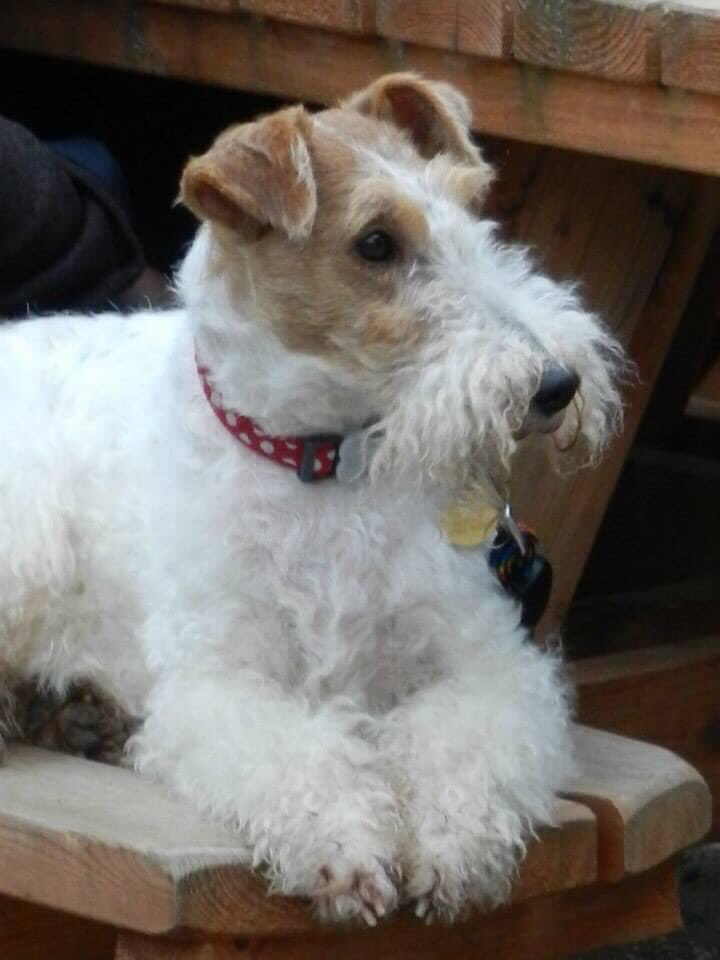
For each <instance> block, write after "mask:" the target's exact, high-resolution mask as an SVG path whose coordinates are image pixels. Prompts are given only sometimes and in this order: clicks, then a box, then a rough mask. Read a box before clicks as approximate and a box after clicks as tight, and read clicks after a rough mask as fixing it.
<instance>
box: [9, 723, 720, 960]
mask: <svg viewBox="0 0 720 960" xmlns="http://www.w3.org/2000/svg"><path fill="white" fill-rule="evenodd" d="M575 739H576V750H577V755H578V760H579V770H578V774H577V777H576V778H575V779H574V780H573V781H572V782H571V783H568V784H567V789H566V791H565V792H564V794H563V796H562V797H560V798H558V801H557V820H558V826H557V828H554V829H545V830H543V831H542V833H541V836H540V837H539V839H538V840H537V841H535V842H533V843H532V845H531V847H530V849H529V851H528V855H527V858H526V860H525V863H524V864H523V866H522V869H521V871H520V874H519V877H518V878H517V881H516V883H515V886H514V893H513V899H512V903H511V905H510V906H508V907H505V908H502V909H500V910H497V911H494V912H492V913H489V914H486V915H480V914H477V915H475V916H473V917H471V918H470V919H468V920H466V921H463V922H462V923H458V924H456V925H454V926H451V927H447V926H443V925H432V926H426V925H425V924H424V923H422V922H421V921H419V920H417V919H415V918H414V917H412V916H410V915H409V914H407V915H405V914H402V913H401V914H400V915H399V916H397V917H395V918H393V919H390V920H388V921H387V922H384V923H382V924H381V925H380V926H379V927H378V928H377V929H374V930H366V929H359V928H354V927H350V928H347V927H346V928H339V927H332V926H326V925H322V924H320V923H319V922H318V921H316V920H315V919H314V918H313V916H312V914H311V911H310V909H309V907H308V905H307V904H306V903H305V902H303V901H301V900H290V899H283V898H278V897H271V896H268V894H267V891H266V888H265V884H264V883H263V882H262V881H261V880H260V879H259V878H258V877H256V876H254V875H253V874H251V873H250V872H248V870H247V869H246V868H245V866H244V865H243V854H242V851H241V850H240V849H239V848H238V845H237V841H236V839H235V838H234V837H233V836H232V834H231V833H229V832H227V831H226V830H225V829H223V828H222V827H221V826H218V825H215V824H211V823H206V822H204V821H202V820H201V819H200V818H199V817H198V816H197V815H196V814H195V812H194V811H193V810H192V809H191V808H190V807H189V806H188V805H186V804H185V803H183V802H181V801H178V800H175V799H171V798H169V797H168V796H167V795H166V793H165V792H164V791H163V789H162V788H161V787H159V786H157V785H153V784H151V783H148V782H146V781H144V780H142V779H140V778H139V777H138V776H136V775H135V774H133V773H132V772H130V771H128V770H124V769H120V768H115V767H107V766H102V765H100V764H95V763H91V762H89V761H84V760H78V759H75V758H73V757H69V756H65V755H61V754H56V753H49V752H46V751H43V750H39V749H37V748H33V747H27V746H22V745H14V746H11V748H10V751H9V760H8V764H7V766H5V767H3V768H0V894H4V895H5V896H4V897H0V956H2V958H3V960H36V958H37V960H40V958H43V960H70V958H72V960H110V958H112V957H115V960H160V958H164V960H169V958H173V960H174V958H177V960H181V958H182V960H201V958H202V960H227V958H230V957H232V958H235V960H241V958H243V957H245V958H247V960H250V958H253V960H255V958H259V957H262V960H275V958H278V960H290V958H303V957H307V958H313V960H315V958H317V960H321V958H328V960H329V958H334V957H339V956H342V957H344V958H348V960H352V958H355V957H357V958H361V957H362V958H365V957H367V955H368V953H374V954H375V955H376V956H377V957H379V958H382V957H392V958H404V957H410V956H412V957H413V958H416V960H423V958H427V960H430V958H433V960H451V958H457V960H471V958H472V957H476V956H477V957H480V956H483V957H485V956H492V955H493V954H496V953H501V954H502V955H503V956H505V957H509V958H527V960H530V958H532V960H543V958H552V957H558V956H563V955H566V954H570V953H574V952H577V951H579V950H583V949H587V948H591V947H594V946H597V945H599V944H605V943H610V942H620V941H623V940H629V939H637V938H640V937H645V936H649V935H654V934H658V933H662V932H666V931H668V930H671V929H674V928H675V927H677V926H678V925H679V913H678V907H677V902H676V893H675V879H674V869H673V855H674V854H675V853H677V852H678V851H679V850H681V849H682V848H683V847H685V846H687V845H688V844H691V843H693V842H695V841H697V840H698V839H700V838H701V837H702V836H703V835H704V834H705V832H706V831H707V829H708V827H709V824H710V816H711V801H710V795H709V791H708V789H707V786H706V784H705V782H704V781H703V779H702V778H701V777H700V775H699V774H698V773H697V772H696V771H695V770H694V768H693V767H691V766H690V765H689V764H687V763H686V762H685V761H683V760H681V759H680V758H679V757H677V756H676V755H674V754H673V753H670V752H669V751H667V750H664V749H662V748H660V747H655V746H651V745H649V744H645V743H641V742H639V741H636V740H630V739H627V738H624V737H619V736H617V735H614V734H608V733H604V732H602V731H599V730H594V729H591V728H589V727H580V726H578V727H577V728H576V738H575ZM11 898H14V899H11ZM30 904H32V905H34V906H30ZM48 908H49V909H48ZM58 911H62V913H58Z"/></svg>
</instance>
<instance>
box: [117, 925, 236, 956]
mask: <svg viewBox="0 0 720 960" xmlns="http://www.w3.org/2000/svg"><path fill="white" fill-rule="evenodd" d="M243 958H249V954H248V953H247V952H246V951H245V950H243V949H242V948H240V949H238V947H237V946H236V944H235V943H234V941H232V940H208V941H202V942H199V943H183V942H182V941H178V940H166V939H165V938H163V937H148V936H145V935H144V934H141V933H128V932H127V931H122V932H121V933H120V935H119V937H118V943H117V950H116V952H115V960H243Z"/></svg>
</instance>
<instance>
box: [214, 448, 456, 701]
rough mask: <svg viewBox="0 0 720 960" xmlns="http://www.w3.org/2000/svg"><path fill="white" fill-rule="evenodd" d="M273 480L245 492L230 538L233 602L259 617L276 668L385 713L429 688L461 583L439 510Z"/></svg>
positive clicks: (270, 665) (378, 495) (265, 649)
mask: <svg viewBox="0 0 720 960" xmlns="http://www.w3.org/2000/svg"><path fill="white" fill-rule="evenodd" d="M268 467H269V471H273V470H274V471H277V467H274V466H273V465H268ZM267 476H268V478H269V484H268V483H266V484H261V483H257V482H255V480H253V482H251V483H248V484H246V485H245V487H244V491H243V494H242V496H240V495H238V502H240V501H241V502H242V506H241V507H240V508H239V509H238V511H236V513H235V519H234V520H233V522H232V529H227V530H226V536H225V538H224V544H225V546H226V548H227V549H228V551H229V555H228V558H227V562H228V564H229V566H230V569H232V570H234V571H235V577H234V578H233V579H234V584H233V585H232V587H231V589H232V590H233V591H235V592H236V593H235V597H233V598H231V602H233V603H238V602H239V603H240V604H241V605H242V606H243V607H244V608H245V609H244V613H245V612H250V614H251V615H252V616H253V617H254V618H255V620H256V622H257V623H258V626H259V637H260V640H259V643H260V644H261V649H258V650H257V651H256V653H257V654H258V655H259V656H260V657H261V659H262V660H263V661H264V662H265V665H266V668H267V669H268V670H269V671H270V672H271V673H272V674H273V675H275V676H276V677H277V678H278V679H280V680H281V681H282V682H283V683H284V684H285V685H288V686H292V687H297V686H302V687H303V688H304V689H305V690H306V691H307V692H308V694H310V695H317V696H321V697H327V696H330V695H332V694H333V693H341V692H342V693H345V694H348V693H352V694H353V695H354V696H355V697H358V696H360V697H362V698H363V699H365V700H366V702H368V704H369V705H371V706H377V707H378V708H379V707H381V706H383V705H387V704H388V703H389V702H390V701H391V700H392V699H393V698H396V697H397V696H400V695H402V693H404V692H406V691H407V690H408V689H410V688H414V687H417V686H418V685H420V684H422V682H423V680H424V678H429V676H430V675H431V674H434V673H435V672H436V671H437V669H438V663H439V660H440V659H441V656H442V651H441V649H440V647H441V644H440V641H439V637H440V633H441V631H440V630H438V629H437V624H438V623H439V622H440V621H441V620H442V621H444V619H445V618H443V616H442V615H439V614H438V610H439V609H442V608H445V606H446V605H447V604H450V605H452V597H451V596H450V593H451V591H452V590H454V589H456V586H457V585H456V583H455V584H453V573H452V567H453V557H452V552H451V549H450V548H449V547H448V546H447V544H446V543H445V541H444V540H443V538H442V535H441V534H440V532H439V530H438V527H437V524H436V522H435V520H434V517H431V516H430V514H429V510H428V509H427V508H426V507H424V506H423V504H422V503H421V502H419V500H418V498H417V497H412V496H406V495H398V494H397V493H395V494H392V493H390V492H386V493H383V492H378V491H374V492H372V493H370V492H368V491H362V490H360V491H357V490H354V491H353V490H348V489H344V488H342V487H341V486H340V485H339V484H336V483H335V482H334V481H328V482H326V483H324V484H319V485H317V486H313V487H312V488H311V489H309V490H308V489H307V488H305V487H304V486H303V485H300V484H298V483H297V481H294V478H292V477H291V478H290V481H291V482H289V483H285V485H284V489H282V490H281V489H279V487H280V484H281V483H282V482H283V479H284V478H283V477H280V478H277V477H276V476H273V474H272V473H268V475H267ZM292 481H294V482H292ZM275 484H277V487H275V486H274V485H275ZM228 586H229V587H230V584H228Z"/></svg>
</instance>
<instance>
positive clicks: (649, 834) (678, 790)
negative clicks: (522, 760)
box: [564, 726, 712, 882]
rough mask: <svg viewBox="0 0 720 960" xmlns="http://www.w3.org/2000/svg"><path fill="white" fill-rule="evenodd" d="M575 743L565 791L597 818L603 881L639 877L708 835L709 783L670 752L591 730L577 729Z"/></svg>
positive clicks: (709, 814)
mask: <svg viewBox="0 0 720 960" xmlns="http://www.w3.org/2000/svg"><path fill="white" fill-rule="evenodd" d="M574 742H575V751H576V757H577V763H578V770H577V773H576V774H575V776H574V777H572V779H571V780H570V782H569V783H568V786H567V787H566V788H565V791H564V792H565V793H566V795H567V796H568V797H571V798H572V799H574V800H579V801H580V802H581V803H584V804H586V805H587V806H588V807H590V809H591V810H593V811H594V813H595V815H596V817H597V821H598V877H599V878H600V880H604V881H609V882H612V881H616V880H620V879H622V878H623V877H624V876H625V875H626V874H628V873H630V874H637V873H644V872H645V871H647V870H649V869H650V868H652V867H654V866H655V865H657V864H659V863H662V862H663V861H664V860H666V859H667V858H668V857H670V856H672V854H674V853H676V852H677V851H678V850H681V849H683V848H684V847H687V846H690V845H691V844H693V843H696V842H697V841H698V840H700V839H702V837H704V836H705V834H706V833H707V832H708V830H709V829H710V824H711V819H712V799H711V797H710V791H709V790H708V787H707V784H706V783H705V781H704V780H703V778H702V777H701V776H700V774H699V773H698V772H697V770H695V769H694V767H691V766H690V764H689V763H686V761H684V760H682V759H681V758H680V757H678V756H676V755H675V754H674V753H671V752H670V751H669V750H665V749H663V748H662V747H657V746H654V745H652V744H649V743H641V742H640V741H639V740H630V739H628V738H627V737H620V736H617V735H616V734H613V733H607V732H605V731H604V730H594V729H592V728H591V727H581V726H578V727H576V728H575V733H574Z"/></svg>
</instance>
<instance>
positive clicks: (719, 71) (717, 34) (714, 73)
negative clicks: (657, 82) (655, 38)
mask: <svg viewBox="0 0 720 960" xmlns="http://www.w3.org/2000/svg"><path fill="white" fill-rule="evenodd" d="M710 7H711V4H710V3H705V4H704V8H705V9H703V10H702V11H701V12H698V11H696V10H693V9H692V8H691V9H680V10H672V11H670V12H669V13H668V14H667V15H666V21H665V29H664V30H663V35H662V54H661V55H662V80H663V83H664V84H666V85H667V86H670V87H681V88H683V89H685V90H702V91H706V92H708V93H714V94H716V95H717V94H720V8H718V7H717V6H714V7H713V8H712V9H711V8H710Z"/></svg>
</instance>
